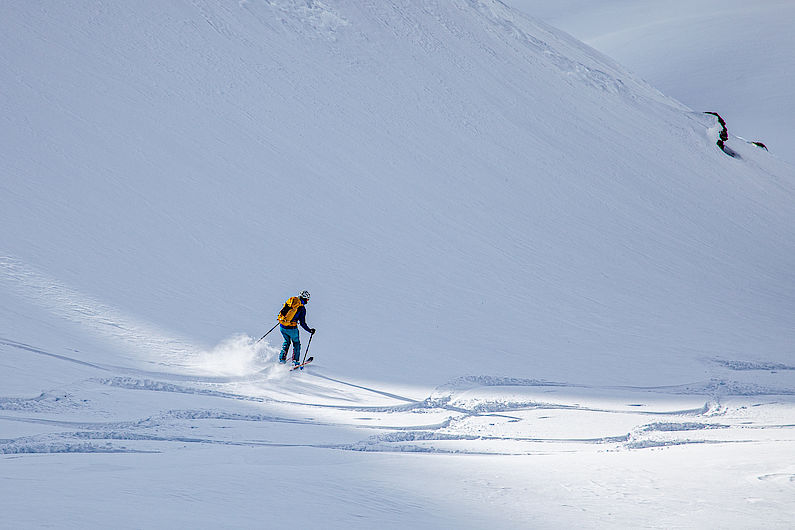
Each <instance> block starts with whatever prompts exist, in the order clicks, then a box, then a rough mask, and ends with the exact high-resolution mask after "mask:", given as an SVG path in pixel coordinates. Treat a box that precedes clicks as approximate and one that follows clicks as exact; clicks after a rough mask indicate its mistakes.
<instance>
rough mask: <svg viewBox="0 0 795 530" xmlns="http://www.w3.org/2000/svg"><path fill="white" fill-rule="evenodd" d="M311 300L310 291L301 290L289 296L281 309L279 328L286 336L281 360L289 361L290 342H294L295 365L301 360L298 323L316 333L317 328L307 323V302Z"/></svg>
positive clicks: (281, 361)
mask: <svg viewBox="0 0 795 530" xmlns="http://www.w3.org/2000/svg"><path fill="white" fill-rule="evenodd" d="M308 302H309V291H301V294H299V295H298V296H293V297H291V298H288V299H287V301H286V302H285V303H284V307H282V310H281V311H279V316H278V317H277V318H278V320H279V329H280V330H281V332H282V336H283V337H284V344H282V352H281V354H280V355H279V362H280V363H282V364H283V363H285V362H287V352H288V351H289V349H290V343H291V342H292V344H293V365H296V366H297V365H298V364H299V363H300V362H301V361H300V359H301V341H300V340H299V335H298V324H301V327H302V328H304V329H305V330H306V331H308V332H309V333H312V334H314V333H315V328H310V327H309V326H307V325H306V304H307V303H308Z"/></svg>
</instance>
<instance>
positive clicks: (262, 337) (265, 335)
mask: <svg viewBox="0 0 795 530" xmlns="http://www.w3.org/2000/svg"><path fill="white" fill-rule="evenodd" d="M278 325H279V323H278V322H277V323H276V326H278ZM276 326H273V327H272V328H271V329H270V331H268V333H270V332H271V331H273V330H274V329H276ZM268 333H266V334H264V335H263V336H261V337H260V338H259V340H262V339H264V338H265V337H267V336H268ZM259 340H258V341H257V342H255V343H254V344H259ZM309 340H310V341H311V340H312V339H309Z"/></svg>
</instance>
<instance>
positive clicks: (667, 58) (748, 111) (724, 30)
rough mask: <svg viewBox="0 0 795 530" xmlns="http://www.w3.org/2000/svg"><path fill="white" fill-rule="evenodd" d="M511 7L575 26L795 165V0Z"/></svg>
mask: <svg viewBox="0 0 795 530" xmlns="http://www.w3.org/2000/svg"><path fill="white" fill-rule="evenodd" d="M506 3H507V4H509V5H511V6H513V7H515V8H517V9H521V10H523V11H525V12H526V13H529V14H531V15H533V16H537V17H539V18H542V19H544V20H545V21H547V22H549V23H550V24H552V25H554V26H555V27H558V28H561V29H563V30H566V31H568V32H569V33H571V34H572V35H574V36H575V37H577V38H578V39H582V40H583V41H584V42H586V43H587V44H589V45H591V46H593V47H594V48H596V49H597V50H600V51H602V52H604V53H605V54H607V55H609V56H610V57H612V58H614V59H616V60H618V61H620V62H621V64H623V65H625V66H627V67H628V68H630V69H631V70H632V71H634V72H636V73H637V74H638V75H640V76H642V77H643V78H644V79H646V80H648V81H649V82H651V83H652V84H653V85H654V86H656V87H657V88H659V89H661V90H662V91H663V92H665V93H666V94H669V95H671V96H674V97H676V98H677V99H679V100H681V101H683V102H684V103H686V104H687V105H689V106H691V107H692V108H694V109H697V110H705V111H707V110H712V111H718V112H720V113H721V114H722V115H723V116H724V118H726V120H727V121H728V124H729V130H730V131H733V132H734V133H735V134H738V135H740V136H743V137H746V138H750V139H758V140H761V141H763V142H765V144H766V145H767V146H768V147H769V148H770V149H771V150H772V152H773V153H774V154H775V155H776V156H778V157H780V158H782V159H783V160H787V161H788V162H789V163H790V164H792V163H795V133H793V128H792V124H791V121H792V116H795V97H793V95H792V89H791V87H792V85H793V83H795V69H793V68H792V64H793V56H792V50H793V49H795V34H793V32H792V31H791V30H790V28H791V27H792V26H793V25H794V24H795V5H794V4H793V3H792V2H788V1H786V0H766V1H764V2H742V1H740V0H726V1H723V0H721V1H718V0H700V1H698V2H687V1H684V0H676V1H672V2H650V1H644V2H638V1H631V2H630V1H627V0H600V1H599V2H594V1H582V0H567V1H559V2H540V1H538V0H509V1H507V2H506Z"/></svg>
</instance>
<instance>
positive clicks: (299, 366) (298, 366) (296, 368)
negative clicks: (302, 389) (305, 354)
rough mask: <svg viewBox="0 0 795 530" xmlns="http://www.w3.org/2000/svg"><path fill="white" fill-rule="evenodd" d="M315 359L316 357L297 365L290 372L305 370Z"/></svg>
mask: <svg viewBox="0 0 795 530" xmlns="http://www.w3.org/2000/svg"><path fill="white" fill-rule="evenodd" d="M313 359H314V357H310V358H309V359H307V360H306V361H304V362H302V363H301V364H296V365H295V366H293V367H292V368H290V371H291V372H292V371H293V370H298V369H301V370H303V369H304V366H306V365H307V364H309V363H311V362H312V360H313Z"/></svg>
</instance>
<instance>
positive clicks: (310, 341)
mask: <svg viewBox="0 0 795 530" xmlns="http://www.w3.org/2000/svg"><path fill="white" fill-rule="evenodd" d="M314 336H315V334H314V333H312V334H311V335H309V342H307V343H306V351H305V352H304V360H303V361H301V364H303V363H305V362H306V356H307V355H308V354H309V347H310V346H311V345H312V337H314Z"/></svg>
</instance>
